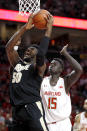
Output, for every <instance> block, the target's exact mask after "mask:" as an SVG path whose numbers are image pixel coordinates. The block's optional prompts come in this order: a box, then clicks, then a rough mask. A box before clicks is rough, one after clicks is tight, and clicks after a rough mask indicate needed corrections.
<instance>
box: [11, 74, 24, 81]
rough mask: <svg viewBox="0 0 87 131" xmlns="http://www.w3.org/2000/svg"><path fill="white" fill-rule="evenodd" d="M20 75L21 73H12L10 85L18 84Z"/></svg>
mask: <svg viewBox="0 0 87 131" xmlns="http://www.w3.org/2000/svg"><path fill="white" fill-rule="evenodd" d="M21 77H22V73H21V72H18V73H17V72H14V73H13V79H12V83H19V82H20V81H21Z"/></svg>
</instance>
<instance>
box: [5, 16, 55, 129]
mask: <svg viewBox="0 0 87 131" xmlns="http://www.w3.org/2000/svg"><path fill="white" fill-rule="evenodd" d="M32 18H33V14H32V15H31V16H30V17H29V19H28V22H27V23H26V24H25V25H24V26H23V27H22V28H21V29H20V30H19V31H17V32H16V33H15V34H14V35H13V37H12V38H11V39H10V40H9V41H8V43H7V45H6V52H7V56H8V60H9V62H10V65H11V70H10V74H11V79H10V101H11V105H12V113H13V124H12V127H11V131H47V130H48V129H47V126H46V123H45V119H44V111H43V107H42V104H41V97H40V93H39V92H40V85H41V82H42V77H43V75H44V72H45V68H46V64H45V60H44V59H45V55H46V52H47V49H48V45H49V38H50V35H51V32H52V24H53V16H52V15H51V14H48V16H47V18H46V19H47V29H46V32H45V36H44V38H43V39H42V40H41V42H40V45H39V47H38V48H37V46H36V45H34V46H33V45H31V47H29V48H28V49H27V50H26V51H25V53H24V59H23V60H22V59H20V57H19V55H18V53H17V51H16V50H14V46H15V45H16V44H17V42H18V40H19V39H20V37H21V36H22V35H23V34H24V32H25V31H26V30H29V29H31V28H32V27H33V24H32Z"/></svg>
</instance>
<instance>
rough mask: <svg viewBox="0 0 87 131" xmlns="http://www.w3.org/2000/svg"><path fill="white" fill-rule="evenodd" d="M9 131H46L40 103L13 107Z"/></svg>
mask: <svg viewBox="0 0 87 131" xmlns="http://www.w3.org/2000/svg"><path fill="white" fill-rule="evenodd" d="M12 112H13V113H12V115H13V123H12V125H11V126H10V130H11V131H28V130H29V131H48V128H47V125H46V122H45V116H44V110H43V106H42V104H41V102H40V101H38V102H35V103H31V104H27V105H25V106H19V107H13V111H12Z"/></svg>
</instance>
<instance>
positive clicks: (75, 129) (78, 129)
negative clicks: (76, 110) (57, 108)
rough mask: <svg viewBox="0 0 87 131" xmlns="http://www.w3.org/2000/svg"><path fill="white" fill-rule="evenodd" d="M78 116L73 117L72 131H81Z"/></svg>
mask: <svg viewBox="0 0 87 131" xmlns="http://www.w3.org/2000/svg"><path fill="white" fill-rule="evenodd" d="M80 128H81V127H80V114H79V115H76V117H75V123H74V125H73V131H81V130H80Z"/></svg>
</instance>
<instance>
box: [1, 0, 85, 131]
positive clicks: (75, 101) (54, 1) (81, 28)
mask: <svg viewBox="0 0 87 131" xmlns="http://www.w3.org/2000/svg"><path fill="white" fill-rule="evenodd" d="M18 8H19V7H18V2H17V1H16V0H0V131H6V130H8V128H7V127H8V125H9V124H10V123H11V121H12V118H11V105H10V103H9V62H8V59H7V56H6V52H5V45H6V43H7V41H8V40H9V39H10V38H11V36H12V35H13V34H14V33H15V32H16V31H17V30H18V29H19V28H20V27H21V26H22V25H24V24H25V23H26V22H24V21H21V22H20V20H18V19H15V18H13V19H12V15H11V16H10V15H9V12H8V11H9V10H11V11H12V10H13V12H14V11H18ZM41 8H42V9H47V10H48V11H50V12H51V13H52V15H54V16H55V17H54V19H55V23H54V26H53V33H52V36H51V40H50V45H49V50H48V53H47V58H48V62H47V65H49V63H50V60H51V59H52V58H54V57H60V54H59V52H60V50H61V49H62V47H63V46H64V45H66V44H69V48H68V51H69V53H70V54H71V55H72V56H73V57H74V58H75V59H76V60H77V61H78V62H79V63H80V64H81V65H82V67H83V70H84V72H83V74H82V76H81V77H80V79H79V81H78V82H77V83H76V84H75V85H73V86H72V88H71V89H70V93H71V101H72V114H71V121H72V124H73V123H74V118H75V115H76V114H77V113H79V112H81V111H83V102H84V100H85V99H86V98H87V0H82V1H81V0H42V1H41ZM2 11H3V12H2ZM16 13H18V12H16ZM56 16H58V17H56ZM71 18H72V19H71ZM21 19H22V18H21ZM56 19H57V20H56ZM26 21H27V18H26ZM61 21H62V22H61ZM77 21H78V22H77ZM43 34H44V30H43V31H42V30H37V29H33V30H30V31H27V32H26V33H25V34H24V35H23V37H22V43H23V44H25V43H28V41H29V36H30V38H31V40H32V44H33V43H37V44H38V43H39V41H40V39H41V37H42V36H43ZM63 59H64V58H63ZM64 63H65V69H64V72H63V74H62V75H66V74H67V73H69V72H70V71H71V67H70V65H69V63H68V62H67V61H66V59H64Z"/></svg>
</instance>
